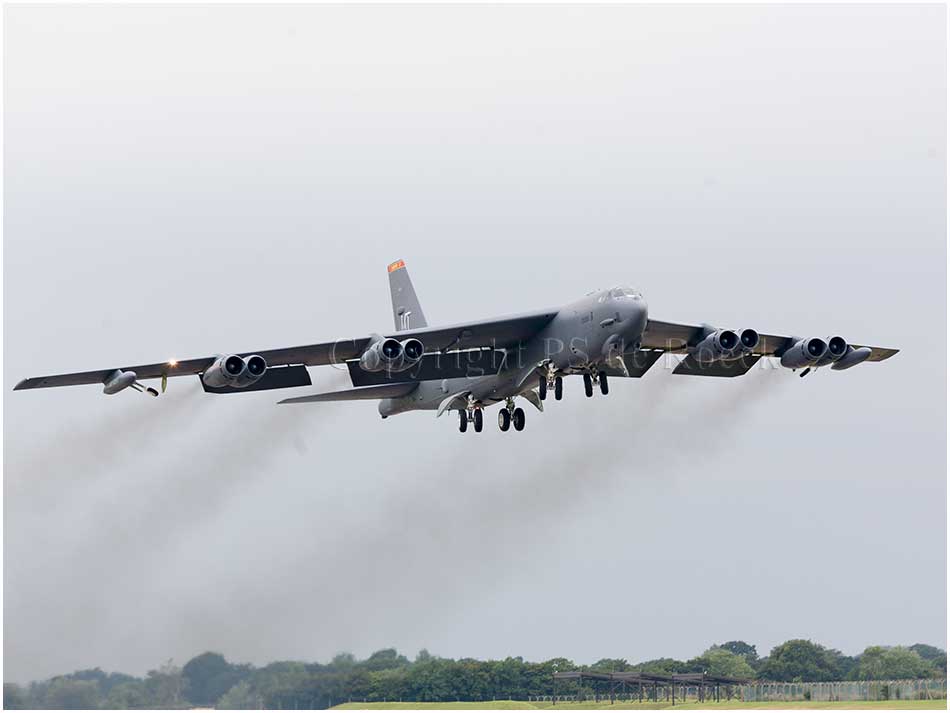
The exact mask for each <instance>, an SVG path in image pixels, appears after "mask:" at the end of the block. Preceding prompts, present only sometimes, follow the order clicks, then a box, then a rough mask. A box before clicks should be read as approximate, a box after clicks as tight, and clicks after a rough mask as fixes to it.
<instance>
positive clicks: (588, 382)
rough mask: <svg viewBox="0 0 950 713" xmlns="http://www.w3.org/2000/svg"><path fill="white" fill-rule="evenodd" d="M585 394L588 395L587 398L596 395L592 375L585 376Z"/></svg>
mask: <svg viewBox="0 0 950 713" xmlns="http://www.w3.org/2000/svg"><path fill="white" fill-rule="evenodd" d="M584 393H585V394H587V398H590V397H591V396H593V395H594V382H593V380H592V379H591V378H590V374H584Z"/></svg>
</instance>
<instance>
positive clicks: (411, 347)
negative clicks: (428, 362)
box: [402, 338, 426, 366]
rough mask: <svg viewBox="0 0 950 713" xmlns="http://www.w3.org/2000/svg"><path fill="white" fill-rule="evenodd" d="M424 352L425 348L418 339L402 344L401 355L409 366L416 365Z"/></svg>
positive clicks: (408, 340)
mask: <svg viewBox="0 0 950 713" xmlns="http://www.w3.org/2000/svg"><path fill="white" fill-rule="evenodd" d="M425 351H426V348H425V347H424V346H423V344H422V342H421V341H419V340H418V339H415V338H413V339H407V340H406V341H404V342H403V343H402V353H403V355H404V356H405V359H406V362H407V363H408V365H409V366H414V365H415V364H418V363H419V360H420V359H422V355H423V354H425Z"/></svg>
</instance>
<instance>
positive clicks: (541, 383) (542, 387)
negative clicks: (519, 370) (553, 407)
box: [538, 374, 548, 401]
mask: <svg viewBox="0 0 950 713" xmlns="http://www.w3.org/2000/svg"><path fill="white" fill-rule="evenodd" d="M538 397H539V398H540V399H541V400H542V401H544V400H545V399H546V398H547V397H548V377H546V376H545V375H544V374H542V375H541V378H540V379H539V380H538Z"/></svg>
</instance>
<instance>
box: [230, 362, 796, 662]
mask: <svg viewBox="0 0 950 713" xmlns="http://www.w3.org/2000/svg"><path fill="white" fill-rule="evenodd" d="M746 378H748V379H749V381H748V382H746V383H738V384H737V383H735V382H734V381H733V382H731V383H730V382H728V381H727V382H725V383H722V382H720V383H718V384H709V386H710V387H712V388H713V389H714V390H712V391H705V392H702V391H700V392H697V391H696V390H695V388H694V387H691V386H689V384H690V380H689V379H688V378H686V380H683V378H682V377H671V376H670V375H669V374H658V375H655V376H654V377H653V378H651V379H644V380H643V381H641V382H639V383H637V384H636V385H635V386H636V388H635V389H631V391H632V392H633V393H631V394H629V396H630V397H631V399H634V400H635V403H636V406H634V407H631V405H630V401H629V400H626V399H625V398H624V397H626V396H627V394H623V395H621V389H620V388H618V387H617V385H616V381H614V387H615V388H614V391H613V392H612V394H611V397H610V399H608V400H604V401H593V402H591V403H590V404H587V403H584V402H582V405H581V406H579V410H578V411H575V412H574V413H575V415H576V414H577V413H583V414H584V415H585V418H589V419H590V422H589V424H586V423H584V422H581V423H580V424H578V425H576V426H575V427H573V428H572V429H571V430H570V432H569V433H567V434H565V436H564V437H563V438H562V439H560V440H559V441H558V442H557V445H556V446H554V447H551V448H548V449H545V450H542V451H535V450H534V447H535V446H536V445H537V444H538V443H539V441H538V440H534V441H533V442H532V441H519V440H517V439H511V438H510V434H505V436H507V438H506V439H505V440H493V441H490V442H488V443H486V444H485V448H486V449H492V451H495V449H497V452H490V453H485V452H483V451H479V457H481V458H482V459H483V461H484V462H482V463H480V467H479V468H478V469H476V470H468V469H465V468H460V467H459V462H460V461H459V458H460V454H459V453H458V452H457V451H456V449H454V448H452V449H448V450H443V451H440V452H439V453H438V456H439V460H432V459H430V460H428V461H427V464H426V468H425V472H424V473H420V474H419V475H420V476H421V477H418V478H416V479H414V480H413V479H410V478H407V479H406V480H404V481H402V485H401V487H400V488H399V489H398V490H395V491H394V492H392V493H390V497H389V498H388V499H387V501H386V502H385V503H384V504H383V505H382V506H381V507H380V508H379V509H378V510H376V511H375V512H372V513H367V515H366V517H365V518H364V519H363V521H362V522H351V523H350V524H349V526H348V531H347V533H346V535H345V536H342V537H340V538H338V539H336V540H331V541H327V540H326V539H325V538H323V539H312V540H303V541H300V542H299V547H298V549H296V550H295V551H294V552H293V553H292V555H290V556H288V557H287V558H286V559H285V560H284V561H282V562H280V563H274V568H273V569H271V570H269V571H267V572H266V573H264V574H263V579H265V580H266V581H281V582H283V583H284V584H285V591H289V592H291V593H290V594H288V595H284V596H283V597H281V595H280V594H278V593H276V592H274V591H273V590H272V589H270V588H265V589H263V590H262V589H261V588H260V587H258V586H254V585H253V584H252V585H249V586H246V587H241V588H240V590H239V591H240V594H239V595H238V596H239V602H236V605H237V606H239V607H240V608H241V609H248V610H264V611H268V612H269V620H270V621H272V622H275V620H276V623H274V627H275V629H276V631H280V632H282V636H284V637H293V636H295V635H298V634H299V635H300V636H309V637H312V636H318V635H319V636H328V637H331V638H333V637H336V638H337V639H338V640H339V639H342V640H344V641H349V642H351V644H352V641H353V637H354V636H362V635H363V633H362V632H353V631H350V630H347V629H346V627H345V626H343V627H342V628H340V629H339V630H337V627H338V624H337V623H336V622H335V621H334V620H335V619H336V617H331V621H326V620H323V619H321V620H320V621H315V620H314V619H313V616H312V612H314V611H327V612H336V613H338V614H340V615H343V614H344V613H346V612H353V613H355V612H359V613H360V614H359V615H360V617H361V621H362V623H363V624H364V625H365V627H366V628H367V629H368V630H376V631H384V630H386V628H387V627H390V628H391V627H393V626H394V624H393V622H392V617H393V614H394V611H393V604H392V602H393V600H394V599H395V600H397V601H401V600H402V599H406V601H404V602H403V604H402V605H401V606H405V607H407V609H406V610H405V611H403V612H402V613H401V614H400V618H401V617H407V616H413V615H414V614H418V616H420V617H424V620H425V621H427V622H429V626H433V627H437V626H438V621H439V620H440V619H441V618H442V617H446V618H451V617H454V616H456V615H457V614H458V611H459V610H460V608H462V607H463V606H464V601H465V600H466V599H467V598H470V597H479V596H481V594H480V592H482V589H481V588H480V587H473V586H472V584H473V582H478V581H484V578H485V577H486V576H487V575H492V576H494V577H498V576H500V575H503V573H504V572H507V571H510V570H512V569H514V568H518V567H520V566H522V565H523V563H524V562H525V560H530V559H531V558H532V556H533V553H534V552H536V551H537V550H538V549H539V548H541V549H546V548H549V547H550V546H551V538H552V537H555V538H556V537H557V536H558V531H559V530H560V529H562V528H563V527H564V525H565V524H567V523H569V522H570V518H571V514H572V513H573V512H575V511H578V510H583V509H584V508H585V507H586V506H587V505H589V503H590V501H592V500H593V501H597V500H598V499H602V498H606V497H609V496H610V494H611V492H612V491H614V490H616V489H617V488H618V487H620V486H621V485H622V484H623V483H624V482H628V480H627V478H626V477H625V476H628V475H630V474H631V473H632V474H633V476H634V477H635V478H636V480H637V482H638V483H639V484H641V485H644V486H645V485H647V484H648V483H655V484H657V485H659V484H661V483H664V482H665V481H669V479H670V478H671V477H676V478H679V477H683V476H682V474H683V473H687V474H688V473H690V472H693V471H695V464H696V463H695V461H696V459H697V458H698V457H706V456H708V455H712V454H715V453H716V452H717V451H718V450H720V449H721V448H728V447H729V446H730V444H731V442H732V441H731V438H732V436H733V435H734V432H735V430H736V429H738V428H742V427H743V426H745V425H747V422H746V414H748V413H749V411H750V409H751V408H752V407H753V405H754V404H755V403H757V402H759V401H761V400H762V399H764V398H766V397H767V396H768V395H769V394H772V393H773V392H774V390H775V389H776V388H780V384H781V383H783V382H782V380H781V379H780V378H775V375H773V374H765V376H764V377H763V376H762V375H753V374H749V375H747V377H746ZM693 383H695V382H693ZM785 383H789V382H788V380H787V379H786V380H785ZM564 405H566V404H564ZM546 406H547V409H548V410H549V411H551V412H553V413H548V414H546V415H545V416H544V418H557V417H558V416H557V414H556V410H557V407H558V406H561V405H560V404H555V403H553V402H552V401H549V402H547V403H546ZM604 411H607V413H605V412H604ZM534 415H535V417H536V418H535V420H534V422H535V423H537V424H538V426H537V427H538V428H543V427H544V425H543V423H542V422H541V421H539V420H538V418H537V417H539V416H540V414H534ZM440 425H441V424H440ZM529 428H530V426H529ZM529 433H530V432H526V433H525V434H518V435H524V436H528V435H529ZM487 435H488V434H485V436H487ZM485 436H482V437H483V438H484V437H485ZM505 436H502V437H503V438H504V437H505ZM463 438H465V437H463ZM463 443H465V445H472V444H477V441H468V442H463ZM526 454H530V455H528V457H527V458H525V457H524V456H525V455H526ZM505 464H508V466H509V467H508V470H507V474H506V476H505V477H503V478H502V479H500V480H499V479H498V478H492V477H491V474H492V473H495V472H501V471H503V469H504V468H505ZM433 474H440V475H441V476H443V477H445V481H446V482H445V483H444V485H443V486H442V487H440V488H439V489H438V490H434V489H433V488H432V482H431V477H432V475H433ZM686 477H689V476H688V475H687V476H686ZM657 485H654V486H652V487H653V488H655V487H657ZM666 487H669V484H668V482H667V485H666ZM448 493H451V495H448ZM515 543H517V544H516V546H513V545H514V544H515ZM313 572H319V573H320V576H319V577H314V575H313V574H312V573H313ZM328 577H329V578H330V579H331V580H332V582H333V583H334V584H333V586H332V587H327V586H326V584H325V580H326V578H328ZM434 578H435V579H434ZM432 587H436V588H437V591H438V596H435V597H433V596H432V593H431V588H432ZM406 588H408V592H407V591H406ZM294 593H296V594H294ZM275 597H280V599H281V604H280V606H274V599H275ZM416 600H419V601H420V604H422V603H424V614H423V612H422V611H419V612H412V603H411V602H415V601H416ZM346 618H347V617H346V616H342V619H343V620H344V621H345V620H346ZM223 620H224V618H222V621H223ZM301 621H308V622H310V623H311V626H312V627H316V628H317V631H315V630H314V629H311V628H305V629H304V630H300V627H299V623H300V622H301ZM295 622H296V624H295ZM295 632H297V633H295ZM285 641H286V639H285ZM305 645H306V644H305V642H303V643H301V646H305Z"/></svg>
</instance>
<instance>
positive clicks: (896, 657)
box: [858, 646, 934, 680]
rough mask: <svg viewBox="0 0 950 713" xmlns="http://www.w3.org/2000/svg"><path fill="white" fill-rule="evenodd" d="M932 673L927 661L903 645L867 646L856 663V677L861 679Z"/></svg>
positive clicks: (902, 677)
mask: <svg viewBox="0 0 950 713" xmlns="http://www.w3.org/2000/svg"><path fill="white" fill-rule="evenodd" d="M933 675H934V668H933V666H932V665H931V664H930V663H929V662H927V661H925V660H924V659H923V658H921V656H920V654H918V653H917V652H916V651H911V650H910V649H907V648H904V647H903V646H894V647H891V648H885V647H883V646H869V647H868V648H866V649H865V650H864V653H862V654H861V657H860V663H859V664H858V677H859V678H861V679H872V680H893V679H905V678H930V677H932V676H933Z"/></svg>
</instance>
